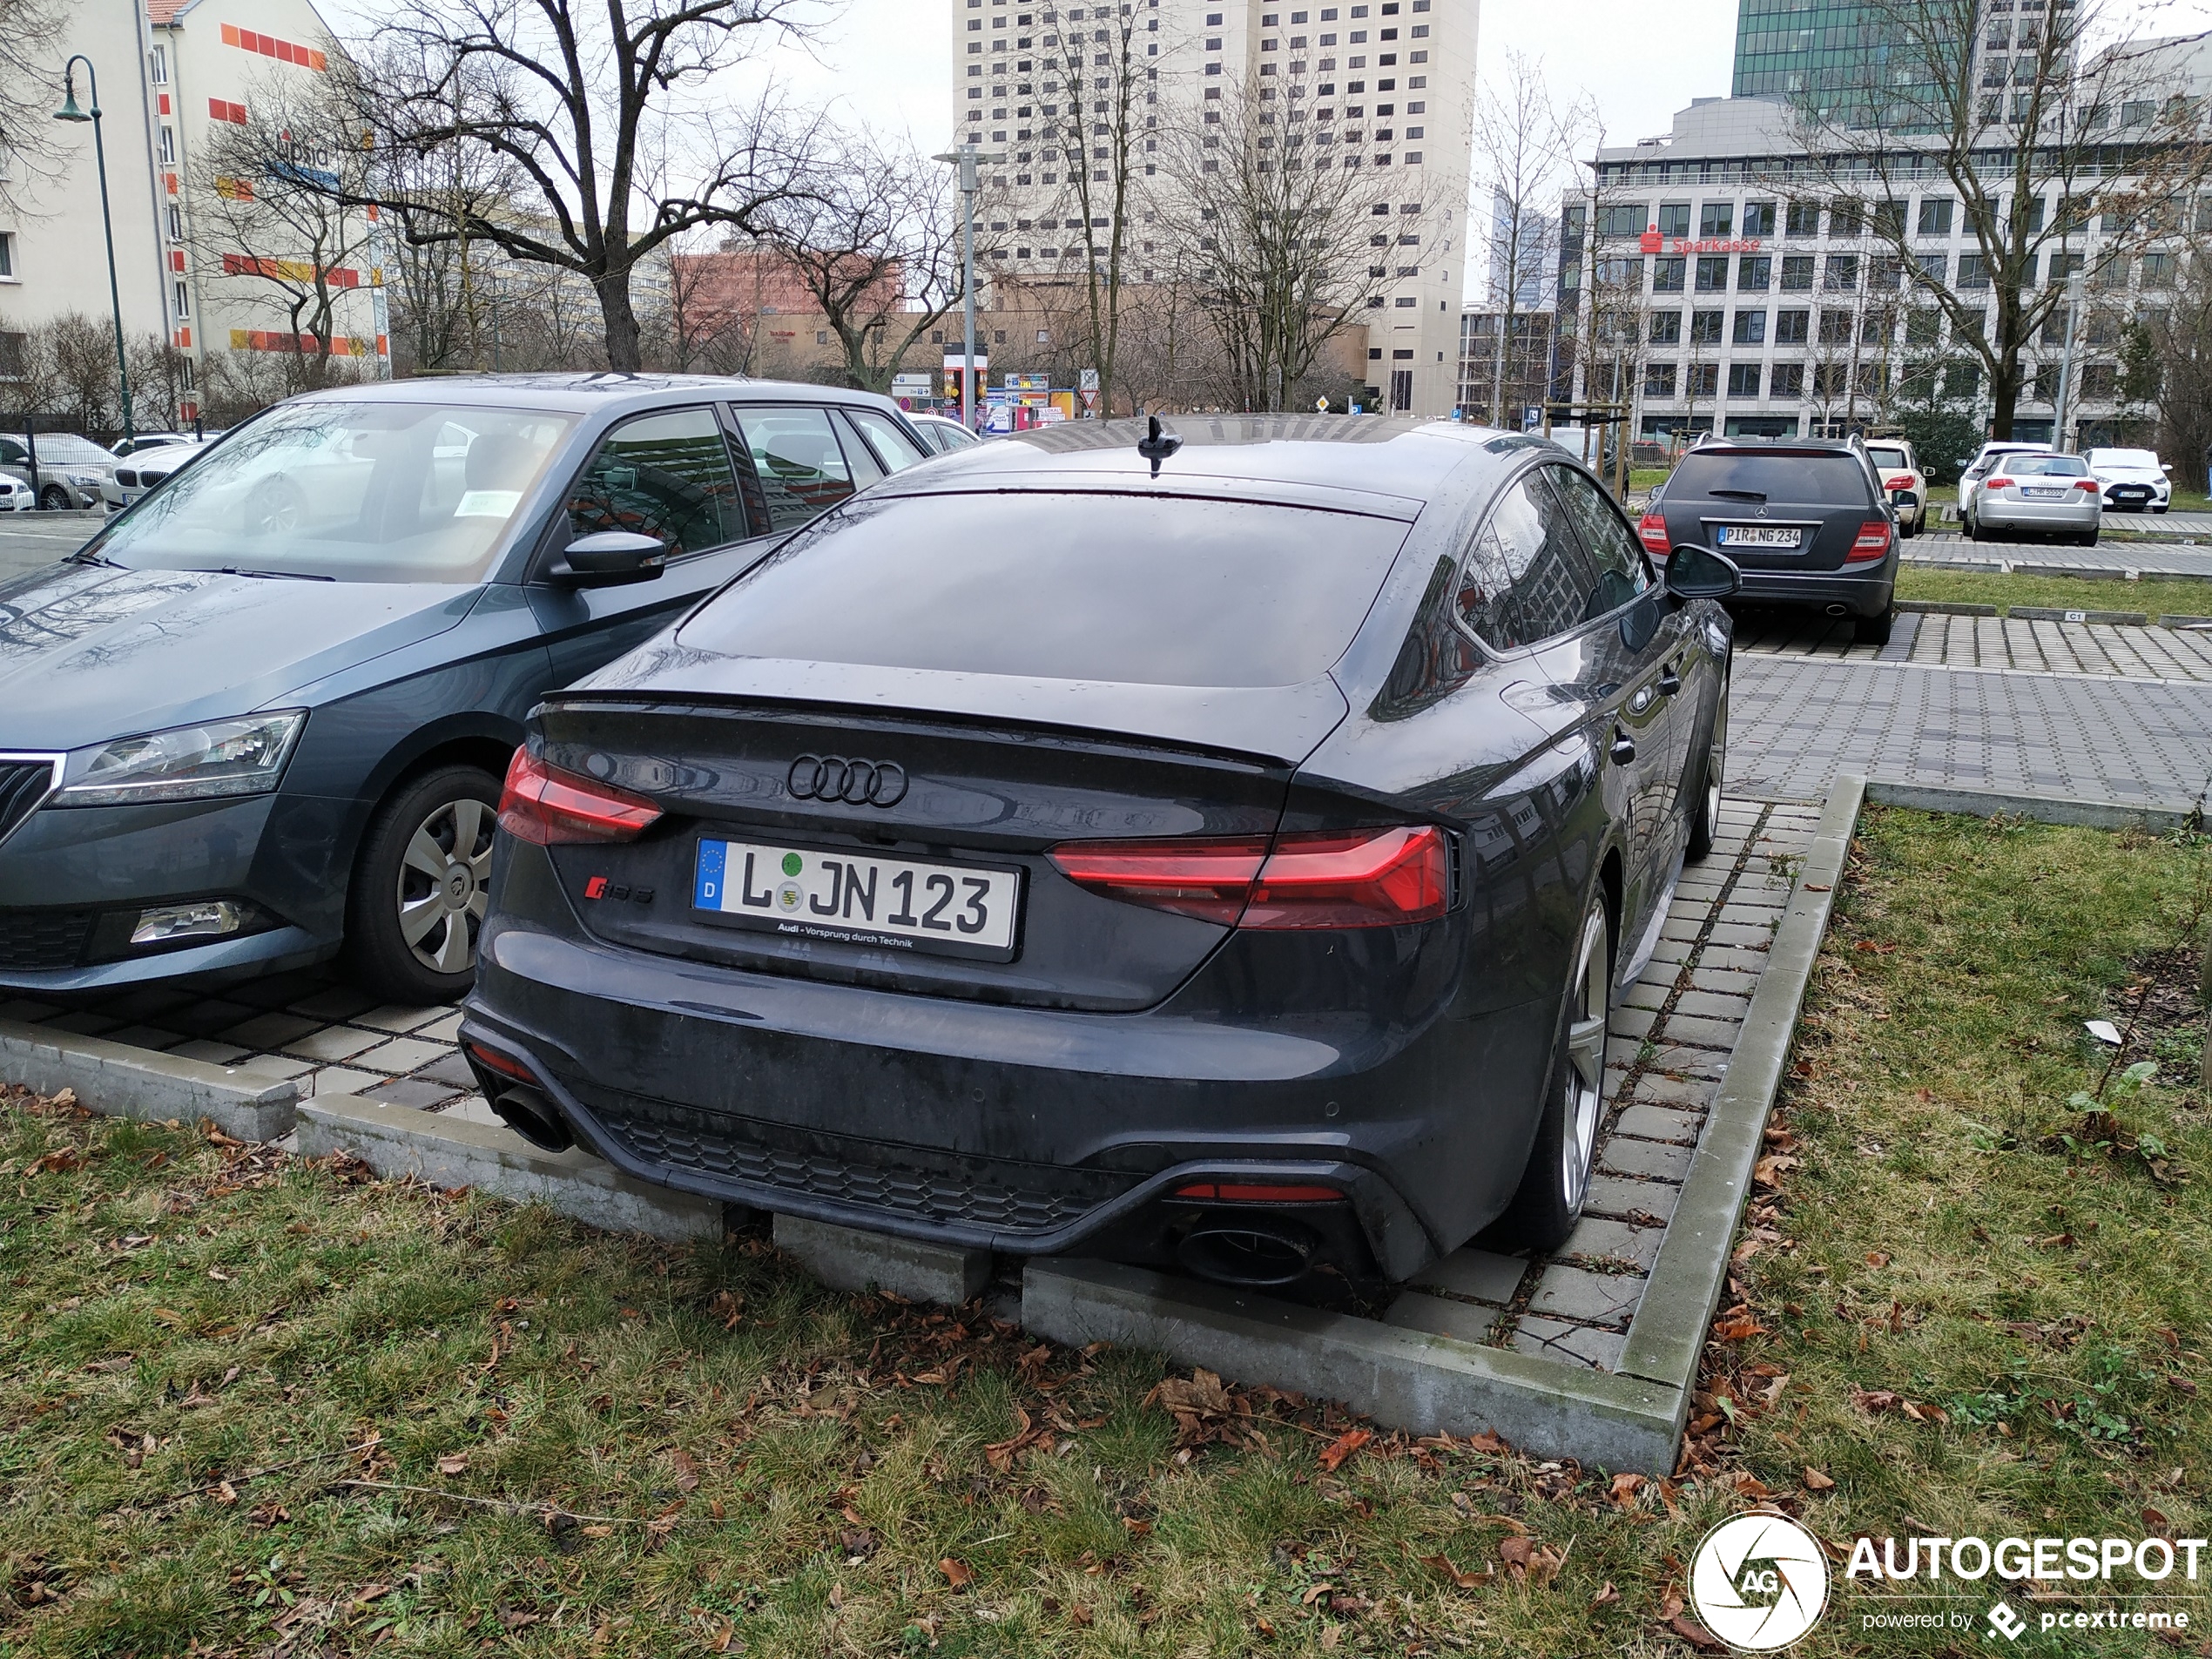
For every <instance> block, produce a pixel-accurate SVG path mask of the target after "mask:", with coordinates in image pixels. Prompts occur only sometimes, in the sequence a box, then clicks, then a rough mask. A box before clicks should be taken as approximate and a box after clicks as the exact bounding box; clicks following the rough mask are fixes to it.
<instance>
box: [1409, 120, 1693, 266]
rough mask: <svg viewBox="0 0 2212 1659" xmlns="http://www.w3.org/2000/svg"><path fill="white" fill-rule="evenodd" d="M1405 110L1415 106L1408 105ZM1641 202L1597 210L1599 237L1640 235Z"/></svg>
mask: <svg viewBox="0 0 2212 1659" xmlns="http://www.w3.org/2000/svg"><path fill="white" fill-rule="evenodd" d="M1415 107H1416V106H1415V105H1411V104H1408V105H1406V108H1407V109H1409V110H1410V109H1413V108H1415ZM1643 213H1644V208H1643V204H1642V202H1628V203H1625V204H1622V206H1615V207H1601V208H1599V209H1598V210H1597V233H1598V234H1599V235H1600V236H1638V235H1641V234H1642V232H1643V227H1644V226H1645V225H1646V224H1647V223H1648V222H1649V221H1647V220H1646V219H1645V218H1644V216H1643Z"/></svg>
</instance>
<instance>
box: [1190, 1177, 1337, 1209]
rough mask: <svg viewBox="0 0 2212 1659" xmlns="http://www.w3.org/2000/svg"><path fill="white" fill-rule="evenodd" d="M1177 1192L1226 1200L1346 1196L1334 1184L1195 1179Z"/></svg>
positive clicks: (1322, 1200) (1307, 1200)
mask: <svg viewBox="0 0 2212 1659" xmlns="http://www.w3.org/2000/svg"><path fill="white" fill-rule="evenodd" d="M1175 1196H1176V1197H1178V1198H1204V1199H1207V1200H1209V1201H1212V1202H1218V1203H1222V1204H1336V1203H1338V1202H1339V1201H1340V1200H1342V1198H1343V1197H1344V1194H1342V1193H1341V1192H1339V1191H1338V1190H1336V1189H1335V1188H1334V1187H1269V1186H1251V1185H1245V1184H1239V1183H1237V1182H1230V1181H1198V1182H1194V1183H1192V1184H1190V1185H1189V1186H1187V1187H1177V1189H1176V1190H1175Z"/></svg>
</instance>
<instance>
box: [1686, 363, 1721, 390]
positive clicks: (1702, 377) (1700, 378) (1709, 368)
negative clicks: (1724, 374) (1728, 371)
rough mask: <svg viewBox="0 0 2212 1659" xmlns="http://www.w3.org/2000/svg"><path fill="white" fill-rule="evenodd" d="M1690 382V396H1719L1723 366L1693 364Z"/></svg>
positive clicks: (1690, 371) (1690, 370) (1690, 367)
mask: <svg viewBox="0 0 2212 1659" xmlns="http://www.w3.org/2000/svg"><path fill="white" fill-rule="evenodd" d="M1720 389H1721V366H1720V365H1719V364H1718V363H1692V364H1691V365H1690V366H1689V395H1690V396H1692V397H1714V396H1717V395H1719V392H1720Z"/></svg>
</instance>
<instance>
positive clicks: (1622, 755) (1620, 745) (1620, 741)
mask: <svg viewBox="0 0 2212 1659" xmlns="http://www.w3.org/2000/svg"><path fill="white" fill-rule="evenodd" d="M1606 752H1607V753H1608V754H1610V755H1611V756H1612V757H1613V762H1614V764H1615V765H1620V766H1625V765H1628V764H1629V762H1630V761H1631V760H1634V759H1635V758H1636V742H1635V738H1632V737H1630V736H1629V734H1628V733H1627V732H1623V731H1622V729H1621V728H1620V727H1619V726H1617V725H1616V726H1615V727H1614V728H1613V746H1612V747H1611V748H1610V749H1608V751H1606Z"/></svg>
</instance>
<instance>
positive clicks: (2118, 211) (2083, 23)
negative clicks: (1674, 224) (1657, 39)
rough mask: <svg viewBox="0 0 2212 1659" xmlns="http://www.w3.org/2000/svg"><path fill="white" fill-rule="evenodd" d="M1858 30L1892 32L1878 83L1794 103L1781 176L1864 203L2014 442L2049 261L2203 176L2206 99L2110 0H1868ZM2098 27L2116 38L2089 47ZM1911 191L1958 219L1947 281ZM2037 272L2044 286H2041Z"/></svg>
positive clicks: (2187, 189)
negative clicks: (2180, 84) (1998, 2)
mask: <svg viewBox="0 0 2212 1659" xmlns="http://www.w3.org/2000/svg"><path fill="white" fill-rule="evenodd" d="M1866 10H1868V12H1869V13H1870V14H1871V15H1870V17H1869V18H1868V21H1867V24H1866V27H1867V28H1868V29H1869V30H1871V32H1873V33H1876V34H1879V35H1883V36H1885V37H1888V38H1889V39H1890V40H1891V41H1892V42H1893V43H1894V44H1893V45H1892V48H1891V51H1889V53H1888V54H1887V56H1886V57H1885V61H1884V62H1883V63H1882V64H1881V65H1880V67H1879V70H1878V79H1872V78H1870V79H1869V81H1868V82H1867V84H1865V85H1864V86H1862V87H1858V88H1857V89H1846V92H1847V95H1846V96H1844V98H1841V99H1840V100H1838V103H1837V104H1836V105H1831V107H1830V108H1829V109H1827V110H1819V109H1816V108H1814V107H1812V106H1811V104H1810V103H1808V104H1805V105H1802V106H1800V107H1798V108H1797V109H1796V110H1795V111H1794V112H1793V113H1794V121H1793V125H1794V127H1795V137H1796V145H1795V147H1796V148H1797V149H1799V150H1801V151H1802V152H1803V156H1802V159H1801V160H1800V161H1798V162H1797V163H1796V164H1795V165H1792V166H1791V167H1790V168H1789V169H1788V171H1787V172H1785V175H1784V178H1783V179H1780V180H1778V181H1777V182H1778V183H1780V184H1781V185H1783V187H1784V188H1786V189H1789V190H1791V192H1793V193H1794V194H1796V195H1797V196H1798V197H1800V198H1802V199H1817V200H1822V201H1824V202H1826V203H1828V204H1829V205H1831V207H1832V206H1845V207H1847V208H1858V207H1860V206H1862V205H1865V206H1871V212H1869V213H1868V214H1867V216H1866V224H1867V229H1868V232H1869V234H1870V235H1871V239H1873V241H1874V242H1875V243H1876V244H1878V245H1879V246H1882V247H1883V248H1884V249H1885V251H1886V252H1887V253H1889V254H1890V255H1892V257H1894V258H1895V259H1897V260H1898V261H1899V262H1900V266H1901V269H1902V271H1903V273H1905V276H1906V277H1907V278H1909V279H1910V280H1911V281H1912V284H1913V286H1914V287H1915V288H1916V289H1917V290H1918V291H1919V293H1922V294H1924V295H1925V297H1926V298H1927V299H1928V300H1930V301H1931V302H1932V303H1933V304H1934V305H1936V306H1937V307H1939V308H1941V309H1942V310H1944V311H1945V312H1946V314H1949V316H1950V317H1951V320H1952V332H1953V337H1954V339H1956V340H1957V341H1958V342H1959V345H1960V346H1961V347H1962V348H1964V349H1966V350H1969V351H1971V352H1972V353H1973V354H1974V355H1975V356H1976V357H1977V358H1978V359H1979V362H1980V365H1981V368H1982V369H1983V371H1984V373H1985V374H1986V377H1987V381H1988V388H1989V401H1990V415H1991V421H1990V429H1991V431H1992V432H1993V434H1994V435H1996V436H1998V437H2000V438H2005V437H2010V436H2011V435H2012V434H2013V417H2014V414H2015V411H2016V409H2017V408H2018V405H2019V402H2020V393H2021V388H2022V383H2023V375H2024V368H2023V362H2022V358H2023V354H2024V353H2025V352H2026V351H2027V349H2028V347H2029V346H2030V344H2031V342H2032V341H2033V339H2034V337H2035V335H2036V334H2037V333H2038V332H2039V331H2040V329H2041V327H2042V326H2043V323H2044V320H2045V319H2046V318H2047V317H2048V316H2049V315H2050V314H2052V313H2053V311H2054V309H2056V308H2058V307H2061V306H2062V305H2063V304H2064V303H2065V291H2064V287H2063V284H2062V283H2061V282H2060V281H2058V280H2055V279H2056V278H2057V276H2058V275H2059V274H2060V272H2059V270H2058V269H2057V268H2056V266H2057V265H2063V264H2065V263H2066V262H2067V261H2068V260H2069V259H2070V258H2071V259H2074V260H2078V258H2079V257H2080V256H2079V253H2078V252H2077V250H2079V249H2080V248H2081V247H2082V246H2084V245H2085V243H2086V240H2087V232H2088V229H2089V226H2090V222H2091V220H2092V219H2094V218H2096V217H2098V216H2100V215H2102V216H2104V217H2105V219H2106V220H2107V229H2110V228H2111V226H2112V225H2113V224H2114V221H2115V220H2119V221H2127V222H2129V223H2131V224H2132V225H2133V226H2134V228H2130V229H2127V230H2123V231H2122V232H2121V236H2120V244H2121V246H2122V247H2123V249H2124V247H2125V246H2127V245H2128V243H2129V242H2130V241H2131V240H2132V239H2135V238H2136V237H2137V236H2138V234H2139V233H2142V232H2143V226H2142V224H2141V221H2142V219H2143V218H2144V215H2143V209H2144V208H2146V207H2147V206H2150V205H2152V204H2155V203H2158V202H2162V201H2165V200H2168V199H2174V198H2175V197H2178V196H2186V195H2188V194H2189V193H2191V192H2194V190H2195V188H2196V187H2197V186H2198V185H2201V184H2202V183H2203V182H2204V181H2205V180H2206V179H2207V178H2208V177H2209V176H2212V145H2209V144H2208V142H2207V135H2208V128H2207V124H2206V119H2205V116H2204V113H2203V111H2202V107H2201V104H2200V102H2198V101H2193V100H2190V99H2188V98H2181V97H2177V96H2173V95H2172V94H2174V93H2175V91H2177V88H2176V86H2175V84H2174V79H2173V71H2174V64H2175V57H2174V54H2173V51H2172V48H2171V47H2170V46H2167V47H2159V48H2153V47H2148V46H2146V45H2144V44H2141V43H2139V42H2136V41H2134V40H2131V39H2128V37H2127V36H2126V30H2124V28H2122V27H2121V21H2122V18H2121V8H2120V5H2119V4H2118V0H2076V3H2073V4H2070V5H2066V6H2053V7H2052V8H2050V10H2048V11H2047V12H2044V11H2041V10H2038V11H2036V12H2033V13H2029V12H2026V11H2023V12H2022V13H2021V14H2020V16H2019V18H2018V21H2017V23H2016V22H2015V21H2014V18H2013V15H2012V14H2011V13H2010V11H2009V9H2008V10H2007V11H2006V13H2004V14H1997V13H1994V12H1989V11H1987V10H1986V7H1985V6H1984V4H1983V0H1866ZM2100 39H2117V40H2118V41H2119V42H2120V44H2113V45H2108V46H2106V47H2104V48H2103V49H2101V50H2099V51H2094V52H2092V51H2090V49H2089V43H2091V42H2093V41H2095V40H2100ZM2000 54H2001V55H2000ZM1916 196H1918V197H1919V199H1920V200H1921V201H1922V203H1923V204H1924V211H1925V204H1929V203H1931V202H1934V203H1939V204H1940V212H1941V213H1942V214H1944V215H1947V214H1948V213H1949V212H1951V211H1952V208H1953V207H1954V206H1955V207H1956V208H1957V210H1958V211H1959V212H1961V213H1962V214H1963V216H1964V221H1965V226H1966V230H1967V233H1969V235H1970V236H1971V238H1972V239H1973V241H1972V251H1971V252H1969V253H1966V254H1965V255H1963V256H1962V258H1963V259H1964V260H1967V261H1971V262H1972V266H1971V269H1970V270H1968V271H1965V272H1961V273H1958V280H1951V278H1950V275H1949V273H1944V272H1940V271H1939V270H1938V269H1936V268H1935V266H1934V265H1933V264H1932V263H1930V264H1926V265H1924V264H1923V263H1922V262H1921V258H1920V255H1921V253H1922V252H1923V249H1922V246H1919V240H1918V239H1919V237H1920V236H1921V235H1923V234H1924V232H1923V229H1922V224H1923V221H1922V220H1921V219H1920V218H1919V216H1918V215H1917V214H1912V213H1909V212H1907V208H1908V206H1909V205H1910V203H1911V202H1912V199H1913V198H1914V197H1916ZM1927 223H1928V232H1929V233H1932V232H1933V230H1934V221H1933V220H1932V219H1931V220H1929V221H1928V222H1927ZM1944 233H1945V234H1946V235H1947V233H1948V222H1947V219H1946V220H1945V223H1944ZM2107 246H2113V243H2112V241H2111V239H2109V238H2108V239H2107ZM2123 257H2124V253H2123ZM2054 262H2055V264H2054ZM2039 274H2041V275H2043V276H2045V277H2046V278H2048V279H2053V280H2047V282H2046V283H2045V285H2044V286H2042V287H2040V288H2039V287H2038V276H2039ZM1985 315H1986V327H1985V326H1984V323H1983V319H1984V317H1985Z"/></svg>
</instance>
